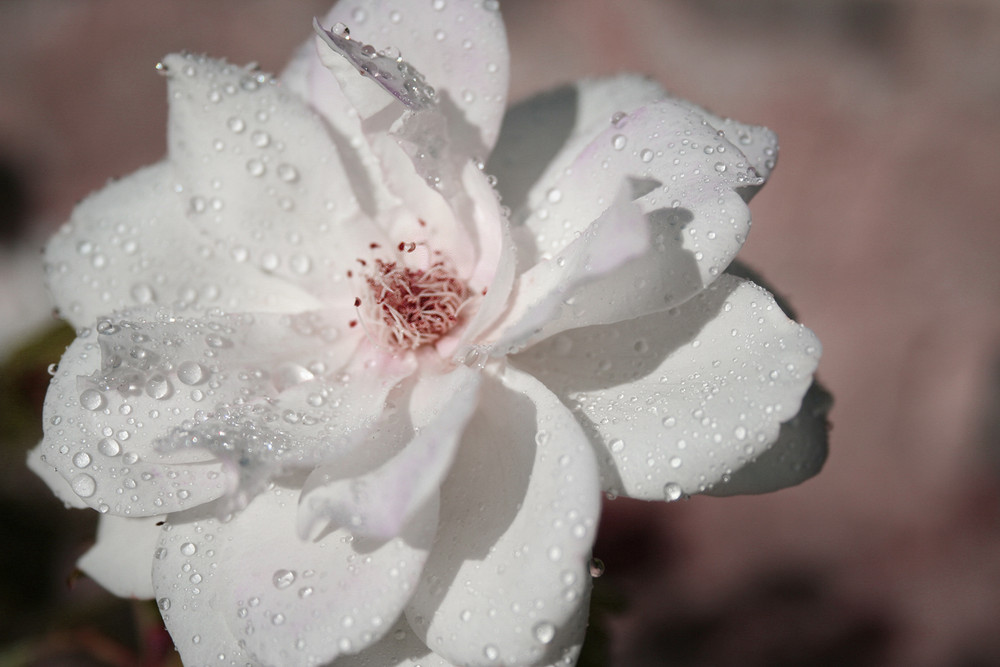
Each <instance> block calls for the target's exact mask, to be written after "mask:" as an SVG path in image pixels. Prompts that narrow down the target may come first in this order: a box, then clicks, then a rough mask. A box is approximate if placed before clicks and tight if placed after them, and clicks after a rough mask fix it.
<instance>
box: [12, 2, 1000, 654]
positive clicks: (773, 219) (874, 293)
mask: <svg viewBox="0 0 1000 667" xmlns="http://www.w3.org/2000/svg"><path fill="white" fill-rule="evenodd" d="M327 4H328V3H327V2H326V1H325V0H322V1H320V0H301V1H298V2H281V1H280V0H215V1H213V2H205V1H204V0H176V1H171V2H151V1H149V0H33V1H32V2H30V3H29V2H25V1H21V2H17V1H8V2H2V3H0V170H2V171H0V181H2V183H0V185H2V190H0V200H2V201H0V204H2V207H0V214H2V215H3V216H4V219H3V221H2V222H3V229H4V230H6V231H4V232H3V236H2V237H0V238H2V239H4V240H3V248H4V249H3V250H0V258H2V261H0V265H2V268H0V280H2V281H3V282H2V283H0V309H3V310H0V317H2V319H4V320H7V323H5V324H4V325H3V328H2V330H0V342H2V343H4V344H8V345H9V344H12V341H15V340H17V339H18V338H19V337H21V336H23V335H24V334H25V332H26V331H28V330H29V329H30V328H31V327H32V326H34V325H35V324H37V323H39V322H44V321H47V312H48V309H47V308H46V307H41V308H40V307H39V306H38V304H39V302H40V300H41V298H42V297H41V296H40V294H41V293H40V292H39V290H38V284H39V283H38V281H39V278H38V276H39V275H40V272H33V271H32V270H31V269H30V267H29V268H25V267H26V266H28V265H29V264H30V261H29V260H23V259H17V257H20V255H18V254H17V253H16V252H15V250H16V249H18V248H27V247H31V248H37V247H39V246H40V244H41V242H42V240H43V239H44V237H45V235H46V234H48V233H50V232H51V231H52V230H54V229H55V228H56V227H57V226H58V225H59V224H60V223H61V222H62V221H63V220H64V219H65V218H66V217H67V216H68V214H69V212H70V210H71V208H72V206H73V204H74V202H75V201H77V200H78V199H79V198H81V197H83V196H84V195H86V194H87V193H88V192H90V191H92V190H94V189H96V188H99V187H101V186H102V184H103V183H104V182H105V181H106V180H107V179H108V178H109V177H112V176H120V175H124V174H126V173H128V172H130V171H132V170H133V169H135V168H137V167H139V166H141V165H143V164H147V163H150V162H153V161H155V160H157V159H158V158H159V157H160V156H161V155H162V153H163V152H164V150H165V136H164V133H165V120H166V99H165V97H166V96H165V86H164V82H163V80H162V79H161V78H160V77H159V76H157V75H156V73H155V71H154V70H153V65H154V64H155V63H156V62H157V60H158V59H159V58H160V57H161V56H163V55H164V54H166V53H168V52H170V51H174V50H181V49H186V50H190V51H197V52H206V53H209V54H210V55H214V56H224V57H226V58H227V59H229V60H230V61H232V62H236V63H245V62H249V61H257V62H259V63H260V65H261V67H262V68H263V69H265V70H270V71H277V70H280V68H281V67H282V66H283V64H284V62H285V60H286V59H287V57H288V56H289V55H290V53H291V52H292V49H293V48H295V47H296V46H297V45H298V44H299V43H300V42H301V40H302V39H304V38H305V37H307V36H308V34H309V24H310V21H311V19H312V17H313V16H314V15H322V13H323V12H324V11H325V9H326V8H327ZM501 10H502V12H503V14H504V16H505V19H506V21H507V27H508V33H509V37H510V42H511V50H512V66H513V71H512V81H513V89H512V97H513V99H515V100H516V99H520V98H523V97H525V96H526V95H528V94H530V93H532V92H535V91H539V90H542V89H544V88H547V87H550V86H552V85H554V84H558V83H562V82H566V81H569V80H572V79H574V78H578V77H581V76H587V75H598V74H610V73H615V72H619V71H638V72H642V73H646V74H648V75H650V76H652V77H654V78H656V79H658V80H659V81H661V82H662V83H663V84H664V85H665V86H666V87H667V88H668V89H669V90H671V91H673V92H675V93H677V94H679V95H681V96H683V97H686V98H688V99H691V100H693V101H696V102H698V103H700V104H702V105H704V106H707V107H709V108H710V109H712V110H713V111H715V112H716V113H719V114H721V115H728V116H733V117H736V118H739V119H740V120H743V121H746V122H752V123H757V124H763V125H767V126H769V127H771V128H772V129H774V130H776V131H777V132H778V135H779V137H780V139H781V158H780V161H779V166H778V169H777V171H776V172H775V174H774V175H773V176H772V179H771V181H770V182H769V183H768V185H767V187H766V188H764V190H763V191H762V192H761V194H760V195H758V197H757V198H756V199H755V200H754V202H753V205H752V210H753V212H754V222H755V224H754V229H753V233H752V234H751V237H750V241H749V242H748V244H747V246H746V248H745V250H744V252H743V254H742V255H741V257H742V259H744V260H745V261H746V262H747V263H749V264H750V265H751V266H753V267H754V268H756V269H758V270H760V271H761V272H762V273H763V274H764V275H765V276H766V277H767V279H768V280H769V281H770V282H771V283H772V284H773V285H774V286H776V287H777V288H778V290H779V291H781V292H782V293H783V294H784V295H785V296H787V297H789V299H790V300H791V302H792V303H793V305H794V306H795V307H796V309H797V311H798V314H799V317H800V319H801V320H802V321H803V322H804V323H806V324H807V325H808V326H810V327H811V328H813V329H814V330H815V331H816V332H817V334H818V335H819V336H820V338H821V340H822V341H823V343H824V350H825V351H824V358H823V361H822V364H821V366H820V378H821V379H822V380H823V382H824V383H825V384H826V385H827V386H828V387H829V388H830V389H831V391H832V392H833V394H834V396H835V398H836V405H835V408H834V411H833V413H832V421H833V425H834V428H833V431H832V434H831V453H830V459H829V461H828V463H827V466H826V468H825V469H824V471H823V472H822V473H821V474H820V475H819V476H818V477H817V478H815V479H814V480H811V481H809V482H807V483H806V484H803V485H802V486H800V487H797V488H794V489H790V490H786V491H783V492H780V493H777V494H772V495H768V496H761V497H748V498H736V499H712V498H702V497H698V498H694V499H691V500H689V501H684V502H680V503H675V504H671V505H666V504H643V503H635V502H630V501H625V500H617V501H614V502H611V503H608V504H607V510H606V517H605V521H604V525H603V528H602V535H601V538H600V539H599V543H598V546H597V550H596V555H597V556H600V557H602V558H603V559H604V561H605V563H606V565H607V572H606V574H605V575H604V577H603V578H602V579H601V580H599V582H600V584H601V585H602V586H605V587H607V590H609V591H611V592H612V593H613V594H614V595H620V596H622V597H623V598H624V599H625V601H626V603H627V606H626V608H625V609H624V610H623V611H621V612H620V613H618V614H615V615H613V616H611V617H610V626H611V628H612V629H613V634H612V654H613V656H614V660H613V664H614V665H621V666H627V667H642V666H644V665H650V666H653V665H736V664H739V665H798V664H803V665H827V664H829V665H840V664H843V665H918V666H919V665H928V666H931V665H933V666H936V665H956V666H958V665H961V666H970V667H972V666H977V665H1000V260H998V258H997V255H998V253H1000V186H998V185H997V179H998V175H1000V2H998V1H997V0H979V1H973V0H968V1H954V2H948V1H947V0H815V1H813V2H795V1H794V0H701V1H697V0H505V2H502V5H501ZM29 257H30V255H29ZM24 475H26V473H23V474H22V473H19V476H21V477H23V476H24ZM8 477H10V475H5V476H4V477H3V479H4V480H7V479H8ZM4 484H5V485H8V487H9V484H8V482H7V481H5V482H4ZM31 488H32V489H34V488H35V487H33V486H32V487H31ZM43 496H44V492H43V491H40V492H39V497H43ZM39 502H42V501H41V500H40V501H39ZM4 510H5V511H7V510H9V506H5V508H4ZM78 532H81V533H84V534H85V531H78ZM73 535H74V539H77V540H83V539H85V538H84V537H83V536H82V535H77V534H76V533H73ZM84 547H85V544H84V543H83V542H78V543H77V544H75V545H70V547H69V548H70V549H73V548H76V549H77V551H76V552H75V553H79V550H81V549H83V548H84ZM73 555H74V554H69V555H67V556H66V557H65V558H64V559H63V560H62V561H58V562H57V566H60V565H61V566H63V567H65V568H67V569H66V570H65V571H64V572H63V573H54V574H53V575H52V576H53V577H61V576H64V574H65V573H66V572H68V571H69V569H71V563H72V558H73ZM81 587H82V588H84V590H83V592H82V593H81V592H80V589H79V588H78V589H77V591H75V592H73V593H68V594H66V595H67V597H68V598H72V597H73V595H77V597H79V596H80V595H90V596H95V595H99V593H97V592H96V591H93V590H89V589H86V584H83V585H82V586H81ZM69 603H71V601H70V602H68V603H67V604H69ZM35 630H36V631H38V629H37V628H36V629H35ZM27 634H28V631H27V630H25V632H24V633H22V634H21V635H16V636H15V635H11V636H6V635H4V636H2V637H0V639H2V640H3V641H15V640H18V639H20V638H22V637H23V636H27ZM0 655H2V654H0ZM87 664H119V663H113V662H111V663H101V662H96V663H87Z"/></svg>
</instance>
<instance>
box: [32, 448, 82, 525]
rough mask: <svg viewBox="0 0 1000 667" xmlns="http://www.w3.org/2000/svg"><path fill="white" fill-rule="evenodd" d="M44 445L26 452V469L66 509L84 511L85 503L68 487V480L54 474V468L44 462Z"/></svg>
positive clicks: (56, 473)
mask: <svg viewBox="0 0 1000 667" xmlns="http://www.w3.org/2000/svg"><path fill="white" fill-rule="evenodd" d="M45 452H46V447H45V443H44V442H43V443H42V444H40V445H38V446H37V447H35V448H34V449H32V450H31V451H29V452H28V461H27V463H28V469H29V470H30V471H31V472H33V473H35V474H36V475H38V476H39V477H41V478H42V481H43V482H45V483H46V484H47V485H48V487H49V489H50V490H51V491H52V493H53V495H55V497H56V498H58V499H59V500H61V501H62V502H63V504H64V505H66V508H67V509H71V508H72V509H85V508H86V507H87V503H85V502H83V499H82V498H80V496H78V495H77V494H76V493H75V492H74V491H73V487H72V486H70V483H69V480H67V479H66V478H65V477H63V476H62V475H60V474H59V473H58V472H56V470H55V468H53V467H52V466H50V465H49V464H48V463H47V462H46V458H47V457H46V456H45Z"/></svg>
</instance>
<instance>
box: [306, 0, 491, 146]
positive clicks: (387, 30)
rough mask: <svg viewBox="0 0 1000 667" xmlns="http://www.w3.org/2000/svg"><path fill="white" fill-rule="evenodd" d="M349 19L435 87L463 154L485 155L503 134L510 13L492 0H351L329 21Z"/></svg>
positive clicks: (354, 30) (356, 31)
mask: <svg viewBox="0 0 1000 667" xmlns="http://www.w3.org/2000/svg"><path fill="white" fill-rule="evenodd" d="M337 23H341V24H344V25H346V26H347V27H348V28H350V30H351V35H352V36H353V37H356V38H359V39H361V40H363V41H365V42H368V43H370V44H373V45H374V46H375V47H376V48H377V49H385V48H386V47H390V48H391V49H393V50H394V52H395V53H400V54H401V55H402V57H403V59H405V61H407V62H408V63H412V65H413V66H414V67H415V68H416V69H418V70H419V71H420V72H421V73H422V74H423V75H424V77H425V78H426V81H427V83H428V84H430V85H431V86H433V87H434V89H435V91H436V98H437V104H438V105H439V106H441V107H442V109H443V112H444V113H445V115H446V117H447V121H448V126H449V134H450V135H451V138H452V150H453V151H454V152H455V153H456V154H458V155H461V156H462V157H463V158H466V159H467V158H470V157H474V156H478V157H485V156H486V155H487V154H488V153H489V152H490V149H491V148H492V147H493V144H494V142H495V141H496V137H497V134H498V132H499V130H500V123H501V120H502V119H503V111H504V107H505V105H506V101H507V87H508V81H509V57H510V56H509V54H508V51H507V37H506V31H505V30H504V26H503V20H502V18H501V16H500V12H499V11H498V10H497V3H496V2H492V1H491V0H452V1H451V2H438V3H434V5H433V7H430V8H427V7H419V8H418V7H415V6H412V5H409V4H406V3H402V2H397V1H394V0H345V1H343V2H338V3H337V4H336V5H334V7H333V9H332V10H330V13H329V14H327V16H326V18H325V19H324V25H327V26H333V25H335V24H337Z"/></svg>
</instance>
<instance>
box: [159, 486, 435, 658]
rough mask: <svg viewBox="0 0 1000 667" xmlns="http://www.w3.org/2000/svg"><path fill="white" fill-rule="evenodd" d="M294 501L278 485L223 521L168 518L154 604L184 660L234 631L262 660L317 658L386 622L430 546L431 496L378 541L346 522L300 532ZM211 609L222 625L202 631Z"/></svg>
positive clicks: (352, 646) (226, 641)
mask: <svg viewBox="0 0 1000 667" xmlns="http://www.w3.org/2000/svg"><path fill="white" fill-rule="evenodd" d="M297 505H298V492H297V491H291V490H287V489H284V490H283V489H280V488H278V489H275V490H273V491H271V492H269V493H266V494H263V495H260V496H258V497H257V498H256V499H255V500H254V501H253V502H251V503H250V505H248V506H247V508H246V509H245V510H244V511H242V512H240V513H238V514H237V515H236V516H235V517H233V519H232V520H231V521H229V522H227V523H222V522H220V521H218V520H217V519H202V520H192V521H190V522H183V521H184V519H183V517H177V519H176V521H175V522H174V521H172V523H171V524H168V528H167V529H166V530H165V532H164V539H163V540H162V542H161V544H160V549H161V550H162V551H159V552H158V559H157V560H156V561H155V563H154V568H153V582H154V587H155V588H156V596H157V599H158V602H159V603H160V608H161V610H162V609H163V607H164V604H163V600H164V599H167V600H169V603H168V607H169V608H168V609H167V610H165V611H164V612H163V616H164V620H165V621H166V623H167V628H168V629H169V630H170V633H171V635H172V636H173V637H174V641H175V643H176V644H177V646H178V649H179V650H180V651H181V657H182V659H183V660H184V662H185V664H188V663H189V662H202V661H203V660H204V658H203V656H210V655H213V653H212V644H214V643H216V642H219V643H221V644H222V647H221V649H219V650H222V651H223V652H224V651H225V650H226V648H225V646H226V645H231V643H232V642H231V640H232V638H236V640H237V641H238V642H239V643H240V644H241V645H243V646H245V648H246V650H247V651H248V652H249V653H250V654H251V655H252V656H253V657H254V658H255V659H256V660H257V661H259V662H261V663H264V664H270V665H283V666H284V665H289V666H291V665H307V664H309V665H312V664H319V663H323V662H326V661H329V660H332V659H333V658H335V657H337V656H338V655H341V654H352V653H356V652H358V651H360V650H363V649H364V648H366V647H367V646H369V645H371V644H373V643H374V642H376V641H378V639H379V638H381V637H382V636H383V635H384V634H385V633H386V632H387V631H388V630H389V629H390V628H391V627H392V623H393V621H394V619H395V618H396V617H397V616H398V614H399V612H400V610H401V609H402V606H403V605H404V604H405V603H406V601H407V600H408V599H409V597H410V595H411V594H412V591H413V588H414V586H415V585H416V582H417V579H418V577H419V576H420V571H421V568H422V567H423V564H424V561H425V559H426V556H427V553H428V551H429V549H430V544H431V542H432V540H433V537H434V528H435V525H436V518H437V507H436V505H433V504H432V505H429V506H427V507H426V508H424V510H422V511H421V512H420V513H419V514H418V515H415V516H414V517H413V519H412V521H411V522H410V523H409V525H408V526H407V528H406V531H405V532H404V533H403V535H402V536H401V537H398V538H395V539H393V540H390V541H388V542H385V543H383V544H380V545H375V544H372V543H368V542H365V541H363V540H360V539H351V538H350V536H349V535H348V534H347V533H346V532H345V531H333V532H328V533H325V534H323V535H321V536H319V537H318V538H316V539H313V540H301V539H299V537H298V536H297V535H296V533H295V512H296V508H297ZM218 618H221V619H222V620H223V622H224V623H225V625H226V626H227V627H228V629H229V632H228V633H223V634H222V635H221V636H218V637H216V636H215V635H208V634H206V633H205V632H202V631H201V628H202V627H213V626H215V627H217V620H216V619H218ZM199 632H201V635H202V636H201V641H200V643H199V644H198V645H193V644H192V643H191V641H190V639H189V637H191V636H193V635H194V634H197V633H199ZM227 635H228V636H227ZM206 644H208V646H206Z"/></svg>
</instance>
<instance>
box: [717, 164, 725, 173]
mask: <svg viewBox="0 0 1000 667" xmlns="http://www.w3.org/2000/svg"><path fill="white" fill-rule="evenodd" d="M715 170H716V171H717V172H719V173H720V174H721V173H722V172H724V171H725V170H726V163H725V162H716V163H715Z"/></svg>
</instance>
